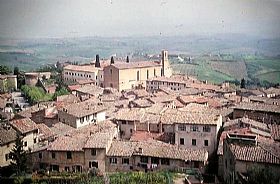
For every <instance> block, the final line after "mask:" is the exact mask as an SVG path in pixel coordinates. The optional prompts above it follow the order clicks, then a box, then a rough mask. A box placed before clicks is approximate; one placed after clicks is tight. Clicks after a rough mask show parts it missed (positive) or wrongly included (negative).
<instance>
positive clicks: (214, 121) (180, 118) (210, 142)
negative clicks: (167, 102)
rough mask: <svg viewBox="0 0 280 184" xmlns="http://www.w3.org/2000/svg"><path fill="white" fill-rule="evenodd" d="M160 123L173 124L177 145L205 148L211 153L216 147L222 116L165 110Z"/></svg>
mask: <svg viewBox="0 0 280 184" xmlns="http://www.w3.org/2000/svg"><path fill="white" fill-rule="evenodd" d="M161 123H162V124H166V125H168V124H170V125H173V126H174V135H175V144H176V145H178V146H179V147H182V148H192V149H206V150H207V151H208V152H209V154H212V153H213V152H214V151H215V149H216V147H217V135H218V131H219V129H220V128H221V126H222V116H220V115H218V116H217V115H212V114H209V113H204V114H202V113H201V112H200V113H199V112H184V111H176V112H174V113H168V112H166V113H164V114H163V115H162V117H161Z"/></svg>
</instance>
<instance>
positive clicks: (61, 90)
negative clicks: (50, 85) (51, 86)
mask: <svg viewBox="0 0 280 184" xmlns="http://www.w3.org/2000/svg"><path fill="white" fill-rule="evenodd" d="M68 94H70V93H69V91H68V90H67V89H66V88H65V87H61V88H60V89H59V90H57V91H56V92H55V93H54V95H53V99H56V98H57V97H58V96H62V95H68Z"/></svg>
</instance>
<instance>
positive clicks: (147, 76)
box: [147, 70, 149, 79]
mask: <svg viewBox="0 0 280 184" xmlns="http://www.w3.org/2000/svg"><path fill="white" fill-rule="evenodd" d="M148 78H149V70H147V79H148Z"/></svg>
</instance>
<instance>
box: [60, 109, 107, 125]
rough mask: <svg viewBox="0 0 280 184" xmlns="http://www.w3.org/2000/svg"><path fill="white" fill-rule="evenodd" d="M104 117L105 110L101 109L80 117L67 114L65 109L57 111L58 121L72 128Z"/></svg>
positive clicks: (101, 119)
mask: <svg viewBox="0 0 280 184" xmlns="http://www.w3.org/2000/svg"><path fill="white" fill-rule="evenodd" d="M105 119H106V112H105V111H101V112H97V113H94V114H91V115H87V116H84V117H81V118H78V117H75V116H73V115H71V114H68V113H67V112H66V111H65V110H59V111H58V121H59V122H62V123H65V124H67V125H69V126H72V127H74V128H79V127H82V126H85V125H89V124H92V123H96V122H99V121H103V120H105Z"/></svg>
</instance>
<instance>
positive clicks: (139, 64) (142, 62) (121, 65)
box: [111, 61, 161, 70]
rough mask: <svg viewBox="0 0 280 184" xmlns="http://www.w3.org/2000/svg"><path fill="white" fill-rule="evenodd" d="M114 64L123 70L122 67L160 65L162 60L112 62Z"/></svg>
mask: <svg viewBox="0 0 280 184" xmlns="http://www.w3.org/2000/svg"><path fill="white" fill-rule="evenodd" d="M111 65H112V66H114V67H116V68H118V69H120V70H122V69H132V68H147V67H160V66H161V64H160V62H156V61H137V62H130V63H127V62H116V63H114V64H111Z"/></svg>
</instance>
